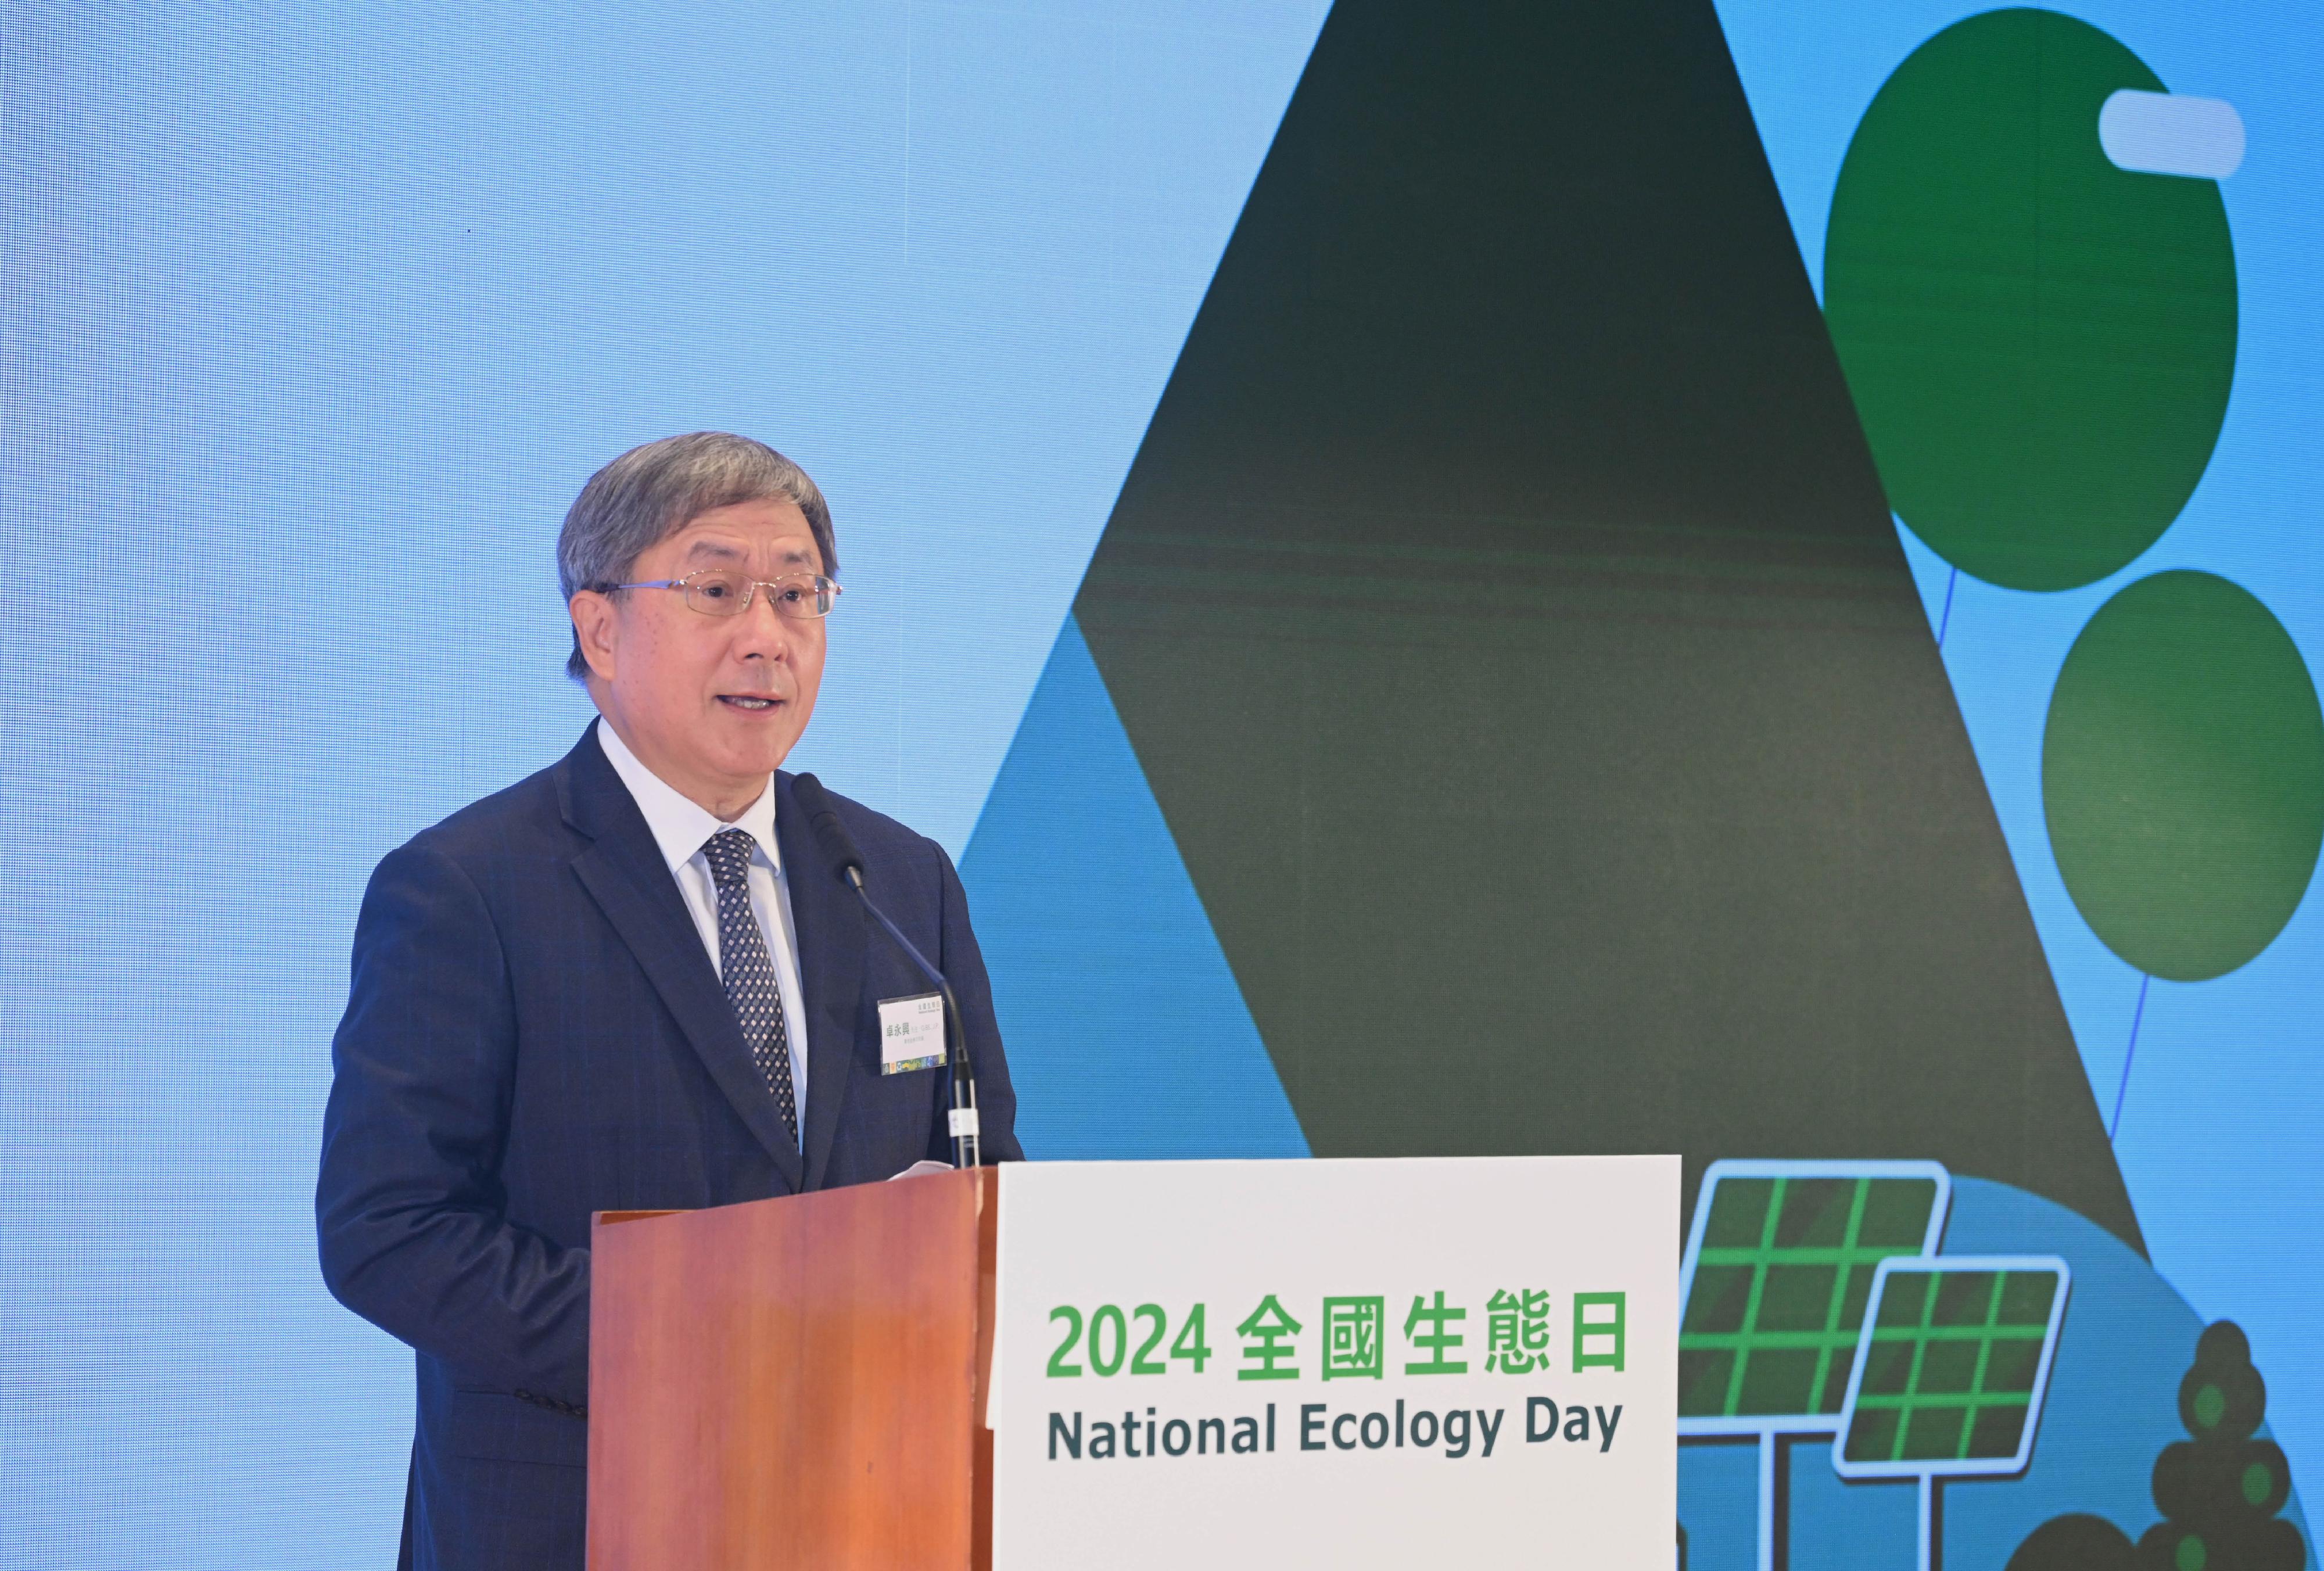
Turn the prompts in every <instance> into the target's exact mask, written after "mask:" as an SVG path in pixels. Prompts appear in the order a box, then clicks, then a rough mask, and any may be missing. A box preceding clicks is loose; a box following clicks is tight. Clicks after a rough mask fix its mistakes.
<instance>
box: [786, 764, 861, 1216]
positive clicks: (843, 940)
mask: <svg viewBox="0 0 2324 1571" xmlns="http://www.w3.org/2000/svg"><path fill="white" fill-rule="evenodd" d="M775 790H776V795H775V839H776V842H777V843H778V844H779V845H780V846H782V851H783V882H784V883H786V884H787V885H788V888H789V892H790V897H791V922H792V925H793V927H794V928H795V929H797V930H798V951H799V984H800V987H801V989H802V991H804V992H805V993H806V994H807V1127H806V1130H805V1132H804V1137H805V1142H806V1145H807V1187H808V1188H810V1189H815V1188H820V1187H822V1185H823V1180H824V1174H825V1169H828V1168H829V1167H830V1165H831V1145H832V1141H833V1140H834V1139H835V1137H836V1135H837V1134H838V1132H839V1110H840V1106H841V1104H843V1103H844V1101H845V1100H846V1097H847V1083H848V1079H849V1073H850V1065H851V1062H852V1060H853V1058H854V1056H855V1026H856V1015H857V1012H858V1011H859V1009H860V1008H861V1007H862V993H863V946H864V942H865V929H864V922H863V911H862V905H861V903H860V901H859V900H858V898H857V896H856V893H855V892H854V890H853V889H852V888H850V887H849V886H848V884H847V883H846V882H845V881H844V879H842V878H841V876H840V873H839V870H838V869H837V868H835V867H834V866H833V865H832V864H830V863H828V862H826V861H825V860H824V856H823V849H822V847H821V846H817V845H816V843H815V836H814V835H813V834H812V833H810V832H809V830H808V828H807V812H806V810H805V809H802V808H801V807H800V806H799V805H798V800H797V799H795V798H793V797H792V795H791V777H790V776H789V775H788V774H778V775H776V776H775Z"/></svg>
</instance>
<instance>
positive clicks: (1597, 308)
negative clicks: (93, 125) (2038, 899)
mask: <svg viewBox="0 0 2324 1571" xmlns="http://www.w3.org/2000/svg"><path fill="white" fill-rule="evenodd" d="M1074 612H1075V615H1076V616H1077V617H1078V619H1079V621H1080V624H1081V626H1082V628H1083V630H1084V632H1085V633H1086V635H1087V638H1088V642H1089V646H1090V648H1091V650H1092V652H1093V655H1094V657H1095V660H1096V662H1097V665H1098V668H1099V670H1101V672H1102V675H1103V678H1104V681H1105V684H1106V687H1107V688H1108V689H1109V690H1110V692H1111V695H1112V698H1113V699H1114V701H1115V703H1116V705H1117V706H1118V707H1119V710H1120V716H1121V719H1122V722H1123V723H1124V725H1125V726H1126V728H1127V730H1128V733H1129V735H1130V739H1131V742H1132V744H1134V746H1135V748H1136V751H1137V753H1138V756H1139V762H1141V764H1142V765H1143V767H1144V769H1145V771H1146V772H1147V775H1148V779H1149V781H1150V782H1151V784H1152V786H1153V789H1154V792H1155V796H1156V798H1157V801H1158V802H1159V804H1160V806H1161V809H1162V811H1163V814H1164V816H1165V818H1167V822H1168V825H1169V827H1170V829H1171V832H1172V834H1173V835H1174V836H1175V837H1176V842H1177V845H1178V847H1179V849H1180V851H1181V852H1182V854H1183V855H1184V857H1185V863H1186V865H1187V868H1188V870H1189V872H1190V873H1191V874H1192V876H1193V879H1194V884H1195V887H1196V889H1197V891H1198V892H1199V893H1200V895H1201V897H1202V901H1203V906H1204V908H1205V910H1207V911H1208V913H1209V916H1210V918H1211V920H1212V922H1213V926H1214V927H1215V929H1216V931H1217V934H1218V937H1219V938H1220V940H1221V942H1222V945H1223V947H1224V949H1225V953H1226V956H1227V957H1228V960H1229V961H1230V963H1231V966H1232V968H1233V971H1234V975H1235V977H1236V980H1237V982H1238V983H1239V984H1240V987H1241V990H1242V992H1243V994H1244V997H1245V999H1246V1000H1247V1001H1248V1003H1249V1004H1250V1011H1251V1013H1252V1016H1253V1018H1254V1019H1255V1020H1256V1021H1257V1023H1258V1026H1259V1032H1260V1035H1261V1036H1262V1038H1263V1039H1264V1040H1265V1042H1266V1044H1267V1049H1268V1052H1269V1053H1270V1055H1271V1056H1272V1057H1273V1058H1274V1060H1275V1063H1276V1066H1277V1069H1278V1071H1279V1072H1280V1074H1281V1077H1282V1079H1283V1083H1284V1086H1285V1087H1286V1091H1287V1093H1288V1095H1289V1096H1290V1098H1291V1102H1292V1104H1293V1106H1294V1107H1295V1108H1296V1111H1297V1114H1298V1116H1299V1120H1300V1123H1301V1124H1302V1125H1303V1126H1304V1128H1305V1132H1306V1134H1307V1137H1308V1140H1309V1141H1310V1142H1311V1144H1312V1145H1313V1147H1314V1151H1315V1152H1316V1154H1317V1155H1320V1156H1333V1155H1357V1154H1365V1155H1388V1154H1405V1153H1500V1152H1528V1151H1667V1150H1672V1149H1677V1150H1680V1151H1683V1152H1684V1153H1685V1154H1686V1156H1687V1158H1688V1159H1689V1163H1690V1176H1689V1193H1690V1194H1692V1186H1693V1181H1694V1178H1695V1177H1697V1176H1699V1174H1700V1171H1701V1165H1702V1164H1703V1163H1705V1162H1707V1161H1709V1160H1711V1159H1712V1158H1713V1157H1717V1156H1722V1155H1748V1156H1755V1157H1782V1156H1835V1157H1836V1156H1866V1157H1885V1156H1913V1157H1933V1158H1936V1159H1938V1160H1941V1161H1943V1162H1944V1163H1946V1164H1947V1165H1948V1166H1949V1167H1950V1168H1952V1169H1955V1170H1956V1171H1959V1172H1965V1173H1972V1174H1979V1175H1984V1176H1986V1177H1989V1178H1999V1179H2004V1180H2006V1181H2007V1182H2009V1183H2012V1184H2015V1185H2019V1186H2021V1187H2025V1188H2029V1189H2032V1190H2034V1191H2036V1192H2038V1193H2040V1194H2043V1195H2046V1196H2049V1197H2052V1198H2054V1199H2056V1200H2058V1201H2061V1202H2062V1203H2063V1204H2065V1205H2067V1206H2071V1207H2073V1208H2074V1209H2075V1210H2077V1211H2080V1212H2081V1213H2083V1214H2084V1215H2088V1216H2089V1217H2091V1218H2093V1219H2094V1220H2096V1221H2098V1222H2099V1223H2101V1224H2104V1225H2105V1226H2107V1227H2108V1228H2111V1229H2112V1230H2113V1231H2114V1232H2116V1234H2120V1235H2121V1236H2122V1237H2124V1238H2126V1239H2127V1240H2131V1241H2133V1242H2135V1241H2136V1240H2137V1237H2138V1234H2137V1226H2136V1223H2135V1220H2134V1218H2133V1216H2132V1214H2131V1210H2130V1206H2129V1202H2128V1199H2127V1197H2126V1194H2125V1192H2124V1189H2123V1186H2122V1182H2121V1178H2120V1176H2119V1174H2118V1173H2117V1171H2116V1167H2115V1163H2114V1160H2113V1156H2112V1153H2111V1151H2110V1150H2109V1149H2108V1146H2107V1141H2106V1137H2105V1133H2104V1132H2103V1129H2102V1126H2101V1124H2100V1122H2099V1119H2098V1112H2097V1109H2096V1106H2095V1104H2094V1103H2093V1101H2092V1098H2091V1095H2090V1092H2089V1086H2088V1083H2087V1081H2086V1079H2085V1077H2084V1074H2083V1070H2082V1067H2081V1064H2080V1059H2079V1058H2078V1057H2077V1055H2076V1052H2075V1049H2074V1044H2073V1040H2072V1039H2071V1037H2070V1035H2069V1033H2068V1030H2067V1025H2066V1021H2065V1019H2064V1016H2063V1014H2062V1012H2061V1010H2060V1007H2059V1004H2058V1000H2057V996H2056V993H2055V991H2054V989H2053V988H2052V984H2051V981H2050V977H2049V973H2048V970H2047V967H2046V966H2045V964H2044V962H2043V956H2042V952H2041V948H2040V946H2039V944H2038V942H2037V941H2036V938H2035V936H2034V931H2033V923H2032V921H2031V919H2030V918H2029V916H2028V915H2027V912H2026V910H2025V905H2024V899H2023V897H2022V896H2021V894H2020V892H2019V890H2018V886H2017V883H2016V880H2015V875H2014V873H2013V872H2012V869H2011V865H2010V861H2009V857H2008V855H2007V852H2006V848H2005V846H2004V845H2003V842H2002V838H2001V835H2000V831H1999V828H1998V827H1997V823H1996V820H1995V818H1994V814H1993V811H1992V809H1991V807H1990V805H1989V803H1988V801H1987V795H1986V790H1985V786H1984V783H1983V781H1982V780H1981V779H1980V777H1979V775H1978V768H1977V764H1976V761H1975V760H1974V758H1973V757H1972V756H1971V753H1970V750H1969V743H1968V739H1967V737H1966V735H1965V734H1964V732H1963V730H1962V727H1961V724H1960V718H1959V716H1958V713H1957V711H1956V709H1955V707H1954V703H1953V699H1952V696H1951V693H1950V689H1949V688H1948V687H1947V683H1946V679H1945V675H1944V671H1943V669H1942V667H1941V664H1940V662H1939V658H1938V654H1937V651H1936V649H1935V647H1934V645H1933V643H1932V640H1931V638H1930V635H1929V629H1928V626H1927V624H1926V621H1925V619H1924V617H1923V612H1922V609H1921V605H1920V603H1919V601H1918V599H1917V598H1916V596H1915V594H1914V588H1913V586H1912V583H1911V581H1910V578H1909V577H1908V574H1907V570H1906V567H1905V563H1904V556H1903V554H1902V551H1901V550H1900V548H1899V546H1898V544H1897V541H1896V538H1895V531H1894V527H1893V525H1892V523H1891V522H1890V519H1889V515H1888V509H1887V506H1886V502H1885V500H1884V498H1883V496H1882V494H1881V491H1880V486H1879V483H1878V480H1877V477H1876V476H1875V474H1874V471H1873V467H1872V465H1871V462H1870V459H1869V457H1867V452H1866V448H1865V445H1864V440H1863V438H1862V435H1861V433H1860V432H1859V430H1858V425H1857V420H1856V417H1855V414H1854V412H1853V411H1852V409H1851V407H1850V405H1849V397H1848V393H1847V390H1846V387H1845V385H1844V384H1843V383H1842V380H1841V376H1840V370H1839V367H1838V365H1837V363H1836V361H1835V359H1834V356H1833V354H1832V350H1831V344H1830V341H1829V339H1828V338H1827V337H1826V335H1825V331H1824V327H1823V323H1822V321H1821V318H1820V316H1819V314H1818V312H1817V310H1816V304H1815V301H1814V299H1813V297H1812V294H1811V293H1810V291H1809V288H1808V284H1807V281H1806V278H1805V276H1804V274H1803V270H1802V268H1801V265H1800V262H1799V257H1798V254H1797V252H1796V250H1795V248H1794V243H1793V240H1792V236H1791V233H1790V230H1789V227H1788V226H1787V225H1786V223H1785V220H1784V213H1783V211H1782V208H1781V207H1780V204H1779V202H1778V199H1777V197H1776V192H1775V185H1774V182H1773V180H1771V178H1770V177H1769V174H1768V172H1767V169H1766V162H1765V160H1764V158H1763V156H1762V154H1761V152H1760V149H1759V144H1758V141H1757V135H1756V134H1755V133H1754V131H1753V128H1752V125H1751V121H1750V117H1749V114H1748V110H1747V108H1746V106H1745V103H1744V98H1743V94H1742V91H1741V89H1740V88H1739V86H1738V83H1737V80H1736V78H1735V74H1734V70H1733V68H1732V66H1731V64H1730V63H1729V59H1728V56H1727V52H1726V48H1725V45H1724V42H1723V41H1722V39H1721V37H1720V32H1719V27H1718V23H1717V21H1716V18H1715V16H1714V14H1713V12H1712V10H1711V5H1709V4H1708V3H1707V0H1699V3H1679V0H1642V3H1633V4H1625V5H1589V6H1580V5H1533V4H1510V5H1480V4H1451V3H1446V0H1426V3H1422V0H1406V3H1386V0H1342V4H1341V5H1338V7H1337V8H1336V9H1335V10H1334V11H1333V15H1332V17H1331V20H1330V22H1329V23H1327V25H1326V26H1325V28H1324V29H1323V35H1322V37H1321V39H1320V41H1319V42H1318V44H1317V46H1316V49H1315V52H1314V57H1313V59H1312V60H1311V61H1310V63H1309V65H1308V68H1307V71H1306V74H1305V78H1304V79H1303V80H1302V82H1301V84H1300V87H1299V88H1298V91H1297V94H1296V97H1294V99H1293V101H1292V103H1291V106H1290V108H1289V110H1288V112H1287V114H1286V117H1285V119H1284V122H1283V125H1282V127H1281V130H1280V132H1279V133H1278V134H1277V140H1276V143H1275V145H1274V148H1273V150H1272V152H1270V154H1269V155H1268V160H1267V162H1266V165H1265V167H1264V169H1263V171H1261V173H1260V175H1259V180H1258V181H1257V183H1256V185H1255V186H1254V188H1253V189H1252V192H1251V195H1250V202H1249V205H1248V207H1247V208H1246V209H1245V211H1244V213H1243V216H1242V218H1241V221H1240V225H1239V226H1238V228H1237V229H1236V232H1235V235H1234V238H1233V240H1232V243H1231V245H1230V246H1229V247H1228V250H1227V253H1226V255H1225V258H1224V260H1223V262H1222V264H1221V267H1220V269H1219V273H1218V275H1217V278H1216V279H1215V281H1214V282H1213V285H1212V288H1211V291H1210V294H1209V296H1208V299H1207V300H1206V301H1205V303H1204V305H1203V310H1202V312H1201V314H1200V317H1199V318H1198V319H1197V320H1196V322H1195V325H1194V329H1193V332H1192V333H1191V335H1190V336H1189V337H1188V340H1187V343H1186V347H1185V352H1184V354H1183V356H1181V358H1180V360H1179V363H1178V365H1177V368H1176V373H1175V374H1174V375H1173V377H1172V379H1171V382H1170V384H1169V387H1168V390H1167V393H1166V395H1165V396H1164V398H1163V400H1162V402H1161V404H1160V406H1159V408H1158V410H1157V413H1156V415H1155V418H1154V421H1153V424H1152V427H1151V429H1150V430H1148V434H1147V438H1146V440H1145V443H1144V446H1143V447H1142V448H1141V449H1140V451H1139V457H1138V459H1137V462H1136V464H1135V466H1134V467H1133V468H1132V470H1131V473H1130V477H1129V480H1128V482H1127V484H1126V485H1125V487H1124V489H1123V492H1122V495H1121V497H1120V502H1119V504H1118V505H1117V506H1116V509H1115V511H1114V513H1113V516H1112V519H1111V522H1110V523H1109V525H1108V528H1107V530H1106V532H1105V535H1104V538H1103V540H1102V542H1101V544H1100V546H1099V548H1098V550H1097V553H1096V557H1095V559H1094V560H1093V564H1092V566H1091V568H1090V572H1089V576H1088V578H1087V580H1086V582H1085V583H1084V587H1083V588H1082V591H1081V593H1080V596H1079V598H1078V599H1077V601H1076V602H1075V605H1074Z"/></svg>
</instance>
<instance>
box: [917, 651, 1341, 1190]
mask: <svg viewBox="0 0 2324 1571" xmlns="http://www.w3.org/2000/svg"><path fill="white" fill-rule="evenodd" d="M961 880H962V882H963V883H965V884H966V885H967V886H968V892H969V897H970V903H971V906H972V908H973V911H974V913H975V918H976V932H977V939H978V942H979V943H980V944H981V945H982V947H983V950H984V959H985V964H986V966H987V967H988V968H989V969H990V970H991V974H992V993H993V1002H994V1006H995V1007H996V1009H997V1010H998V1011H999V1012H1000V1017H1001V1037H1002V1040H1004V1041H1005V1042H1006V1043H1007V1044H1008V1049H1009V1072H1010V1077H1012V1078H1013V1079H1014V1080H1015V1082H1016V1086H1017V1100H1018V1115H1017V1132H1018V1135H1019V1138H1020V1139H1021V1140H1023V1141H1024V1142H1025V1151H1026V1154H1027V1155H1028V1156H1030V1157H1032V1158H1034V1159H1035V1160H1043V1159H1048V1160H1059V1159H1066V1158H1083V1159H1087V1158H1109V1159H1127V1158H1161V1157H1304V1156H1306V1155H1307V1154H1308V1150H1307V1137H1306V1136H1305V1134H1303V1133H1301V1132H1300V1129H1299V1120H1298V1118H1297V1117H1296V1115H1295V1114H1293V1113H1292V1111H1291V1103H1290V1100H1289V1098H1287V1097H1286V1096H1285V1095H1284V1094H1283V1083H1282V1081H1281V1080H1280V1079H1278V1078H1277V1076H1276V1073H1275V1065H1274V1063H1273V1061H1272V1060H1270V1059H1269V1058H1268V1056H1267V1049H1266V1048H1265V1047H1263V1046H1262V1045H1261V1044H1260V1042H1259V1028H1258V1026H1257V1025H1255V1024H1254V1023H1253V1022H1252V1021H1251V1018H1250V1010H1249V1009H1248V1008H1246V1007H1245V1006H1244V1003H1243V1001H1242V993H1241V990H1240V989H1239V988H1238V987H1236V985H1235V979H1234V973H1233V972H1232V971H1231V969H1229V967H1228V966H1227V957H1226V952H1225V951H1224V950H1223V949H1222V948H1220V947H1219V940H1218V938H1217V936H1216V935H1215V934H1214V933H1213V932H1212V931H1211V922H1210V918H1209V917H1208V916H1207V915H1205V914H1204V913H1203V902H1202V898H1201V896H1199V895H1197V894H1196V893H1195V892H1194V880H1193V879H1192V878H1190V877H1188V876H1187V873H1186V864H1185V862H1184V861H1182V860H1181V859H1180V857H1179V855H1178V846H1177V842H1176V840H1174V839H1173V838H1172V837H1171V835H1170V827H1169V826H1168V825H1167V823H1165V822H1164V821H1163V818H1162V809H1160V808H1159V807H1158V806H1157V805H1156V803H1155V800H1154V792H1153V790H1151V789H1150V788H1149V787H1148V785H1147V783H1146V772H1145V771H1143V770H1142V769H1140V768H1139V765H1138V755H1137V753H1134V752H1133V751H1131V749H1130V736H1129V734H1128V733H1127V732H1125V731H1124V730H1123V729H1122V727H1121V720H1120V716H1118V715H1116V714H1115V712H1114V707H1113V699H1112V698H1111V697H1110V696H1109V695H1108V694H1107V692H1106V690H1105V680H1104V679H1103V678H1102V677H1101V676H1099V674H1098V670H1097V664H1096V662H1095V661H1093V660H1092V659H1091V658H1090V652H1089V645H1088V644H1087V643H1085V642H1083V640H1082V630H1081V625H1080V624H1079V623H1077V622H1075V621H1074V619H1073V618H1072V617H1071V616H1068V617H1066V619H1065V627H1064V628H1063V630H1062V631H1060V632H1059V633H1058V635H1057V643H1056V648H1055V649H1053V650H1052V651H1051V652H1050V653H1049V663H1048V665H1047V667H1046V668H1044V670H1042V672H1041V679H1040V682H1039V684H1038V685H1037V686H1036V687H1035V688H1034V689H1033V698H1032V701H1031V702H1030V703H1029V704H1028V705H1027V706H1026V709H1025V717H1024V719H1023V721H1022V722H1020V723H1019V725H1018V728H1017V736H1016V740H1015V741H1014V742H1013V743H1011V744H1010V749H1009V756H1008V758H1007V759H1006V760H1005V761H1003V762H1002V763H1001V773H1000V775H999V777H998V778H997V779H995V780H994V781H993V783H992V792H991V795H990V796H989V797H987V798H986V799H985V803H984V812H983V814H982V817H981V818H978V820H977V824H976V833H975V834H974V836H972V837H971V838H970V840H969V844H968V850H967V852H966V854H965V855H963V856H962V858H961Z"/></svg>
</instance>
